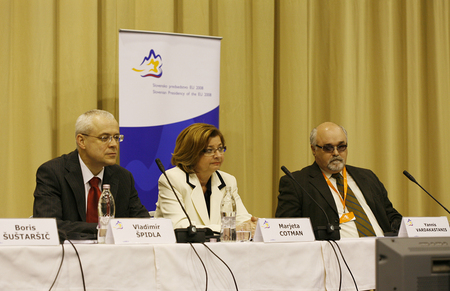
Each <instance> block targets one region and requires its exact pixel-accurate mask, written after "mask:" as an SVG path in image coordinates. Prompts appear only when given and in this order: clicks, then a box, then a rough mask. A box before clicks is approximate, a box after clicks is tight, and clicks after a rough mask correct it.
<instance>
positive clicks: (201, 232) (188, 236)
mask: <svg viewBox="0 0 450 291" xmlns="http://www.w3.org/2000/svg"><path fill="white" fill-rule="evenodd" d="M155 162H156V164H157V165H158V168H159V170H160V171H161V173H163V175H164V176H165V177H166V179H167V182H169V185H170V188H171V189H172V192H173V194H174V195H175V197H176V198H177V200H178V204H180V206H181V209H183V212H184V214H185V215H186V217H187V219H188V221H189V226H188V227H187V228H177V229H175V236H176V238H177V242H179V243H185V242H205V240H206V238H205V233H206V229H204V228H199V229H197V227H196V226H195V225H193V224H192V222H191V219H190V217H189V215H188V214H187V212H186V209H184V207H183V204H182V203H181V201H180V198H179V197H178V195H177V193H176V192H175V189H174V188H173V186H172V183H171V182H170V180H169V177H168V176H167V174H166V170H165V169H164V166H163V164H162V163H161V161H160V159H155Z"/></svg>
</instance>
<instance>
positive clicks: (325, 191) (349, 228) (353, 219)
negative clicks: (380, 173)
mask: <svg viewBox="0 0 450 291" xmlns="http://www.w3.org/2000/svg"><path fill="white" fill-rule="evenodd" d="M347 142H348V139H347V132H346V130H345V129H344V128H343V127H342V126H339V125H337V124H335V123H332V122H325V123H322V124H320V125H319V126H317V127H316V128H314V129H313V130H312V131H311V134H310V144H311V150H312V154H313V155H314V157H315V162H314V163H313V164H312V165H310V166H308V167H305V168H303V169H302V170H300V171H297V172H294V173H292V174H293V176H294V178H295V180H296V181H297V182H298V183H300V185H301V186H302V187H300V186H299V185H298V184H297V183H296V182H295V181H294V180H292V179H291V178H290V177H288V176H283V177H281V179H280V184H279V196H278V207H277V210H276V213H275V216H276V217H309V218H310V219H311V224H312V226H313V229H314V230H316V229H317V228H318V227H319V226H325V225H327V224H328V223H331V224H332V225H333V226H334V228H335V229H339V228H340V237H344V238H345V237H363V236H384V235H385V234H387V233H389V235H392V233H396V232H398V229H399V226H400V222H401V218H402V216H401V214H400V213H398V212H397V210H395V208H394V207H393V206H392V203H391V202H390V201H389V198H388V194H387V191H386V189H385V188H384V186H383V184H382V183H381V182H380V180H379V179H378V177H377V176H376V175H375V174H374V173H373V172H372V171H371V170H368V169H363V168H357V167H353V166H349V165H346V160H347V145H348V144H347ZM305 191H307V193H305ZM308 194H309V195H308ZM313 200H315V201H313ZM318 204H319V205H320V207H319V206H318ZM321 208H322V209H321ZM324 211H325V213H326V215H325V214H324ZM327 216H328V217H327Z"/></svg>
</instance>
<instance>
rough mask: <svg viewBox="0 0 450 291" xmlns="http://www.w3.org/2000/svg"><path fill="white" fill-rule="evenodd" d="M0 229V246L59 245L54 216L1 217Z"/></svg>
mask: <svg viewBox="0 0 450 291" xmlns="http://www.w3.org/2000/svg"><path fill="white" fill-rule="evenodd" d="M0 229H1V238H0V246H2V245H3V246H5V245H8V246H57V245H59V236H58V228H57V226H56V219H54V218H2V219H0Z"/></svg>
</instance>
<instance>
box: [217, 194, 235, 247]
mask: <svg viewBox="0 0 450 291" xmlns="http://www.w3.org/2000/svg"><path fill="white" fill-rule="evenodd" d="M220 214H221V218H222V226H221V230H220V241H221V242H234V241H236V201H235V200H234V197H233V195H231V187H226V188H225V195H224V196H223V198H222V202H221V204H220Z"/></svg>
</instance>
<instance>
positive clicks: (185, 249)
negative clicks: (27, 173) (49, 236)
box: [0, 238, 375, 291]
mask: <svg viewBox="0 0 450 291" xmlns="http://www.w3.org/2000/svg"><path fill="white" fill-rule="evenodd" d="M338 244H339V246H340V248H341V250H342V252H343V255H344V258H345V260H346V262H347V264H348V265H349V267H350V269H351V271H352V273H353V275H354V276H355V279H356V281H357V283H358V288H359V290H368V289H374V288H375V239H373V238H371V239H343V240H341V241H339V242H338ZM207 245H208V246H209V247H210V248H211V249H212V250H213V251H214V252H215V253H216V254H217V255H218V256H219V257H220V258H222V260H224V261H225V262H226V263H227V264H228V266H229V267H230V268H231V270H232V271H233V274H234V276H235V278H236V282H237V285H238V288H239V290H241V291H249V290H253V291H267V290H276V291H278V290H279V291H290V290H308V291H318V290H329V291H334V290H336V291H337V290H338V288H339V265H338V261H337V258H336V256H335V254H334V251H333V249H332V247H331V246H330V244H329V243H328V242H325V241H316V242H301V243H255V242H251V243H208V244H207ZM75 246H76V248H77V250H78V253H79V255H80V257H81V261H82V266H83V271H84V278H85V283H86V290H90V291H91V290H92V291H93V290H111V291H113V290H114V291H125V290H127V291H128V290H167V291H173V290H184V291H190V290H195V291H197V290H205V284H206V277H205V276H206V275H205V271H204V269H203V266H202V264H201V262H200V260H199V259H198V257H197V256H196V255H195V253H194V251H193V250H192V248H191V246H190V245H189V244H164V245H163V244H161V245H158V244H150V245H97V244H76V245H75ZM194 247H195V249H196V250H197V252H198V253H199V255H200V257H201V258H202V260H203V262H204V264H205V266H206V269H207V272H208V290H235V285H234V282H233V278H232V276H231V274H230V272H229V270H228V269H227V267H226V266H225V265H224V264H223V263H222V262H221V261H220V260H219V259H217V258H216V257H215V256H214V255H213V254H211V253H210V252H209V251H208V250H207V249H206V248H205V247H204V246H203V245H201V244H194ZM64 249H65V256H64V262H63V265H62V268H61V272H60V274H59V277H58V279H57V281H56V283H55V285H54V286H53V288H52V290H56V291H60V290H74V291H75V290H76V291H79V290H83V284H82V279H81V271H80V267H79V263H78V259H77V257H76V254H75V251H74V249H73V248H72V246H71V245H70V244H65V245H64ZM336 251H337V253H338V255H339V256H340V253H339V251H338V250H337V248H336ZM61 254H62V248H61V246H26V247H23V246H20V247H15V246H1V247H0V269H1V270H0V290H26V291H28V290H29V291H35V290H49V288H50V286H51V284H52V282H53V280H54V278H55V276H56V273H57V270H58V268H59V265H60V262H61ZM340 262H341V269H342V274H343V280H342V289H341V290H343V291H345V290H355V287H354V283H353V280H352V278H351V276H350V274H349V271H348V270H347V268H346V266H345V264H344V263H343V261H342V259H340Z"/></svg>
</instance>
